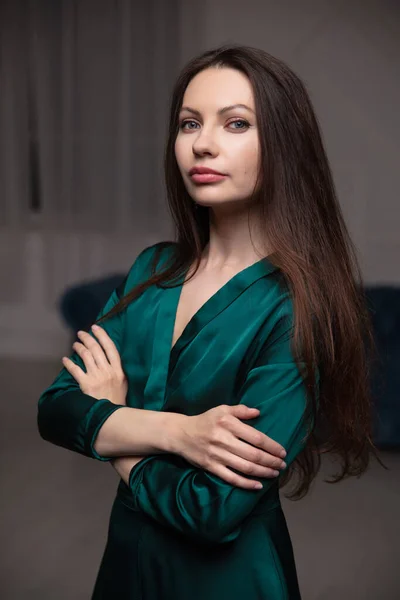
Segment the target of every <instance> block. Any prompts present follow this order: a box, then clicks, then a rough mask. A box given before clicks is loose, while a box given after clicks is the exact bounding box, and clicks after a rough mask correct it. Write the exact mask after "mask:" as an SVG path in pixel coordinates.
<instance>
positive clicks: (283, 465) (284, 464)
mask: <svg viewBox="0 0 400 600" xmlns="http://www.w3.org/2000/svg"><path fill="white" fill-rule="evenodd" d="M286 467H287V464H286V463H285V462H284V461H282V464H281V469H286Z"/></svg>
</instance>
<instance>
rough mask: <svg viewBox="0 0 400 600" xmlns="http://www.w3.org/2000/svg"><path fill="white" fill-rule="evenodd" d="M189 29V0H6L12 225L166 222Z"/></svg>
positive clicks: (1, 173) (0, 133) (0, 191)
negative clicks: (183, 39) (171, 119)
mask: <svg viewBox="0 0 400 600" xmlns="http://www.w3.org/2000/svg"><path fill="white" fill-rule="evenodd" d="M178 40H179V0H168V1H166V0H57V1H54V0H2V2H1V3H0V44H1V45H0V69H1V70H0V85H1V89H0V227H2V228H7V230H8V231H10V230H14V229H20V228H21V227H22V228H26V227H28V228H29V227H34V228H35V229H36V230H37V228H39V229H42V230H45V231H52V232H54V231H71V230H74V231H75V232H76V231H82V232H85V231H93V232H97V233H99V232H104V233H110V234H118V233H122V234H123V233H124V232H125V233H129V231H132V228H135V230H141V231H143V228H144V229H145V230H147V231H149V232H150V231H151V230H157V229H159V225H160V221H162V222H164V221H165V220H166V218H167V217H166V214H167V213H166V210H165V200H164V192H163V180H162V158H163V148H164V140H165V134H166V124H167V120H168V107H169V98H170V91H171V87H172V83H173V80H174V78H175V76H176V74H177V70H178V66H179V42H178Z"/></svg>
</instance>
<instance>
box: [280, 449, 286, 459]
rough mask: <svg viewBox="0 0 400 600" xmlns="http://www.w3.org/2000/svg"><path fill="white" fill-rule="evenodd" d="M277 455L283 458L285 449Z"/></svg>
mask: <svg viewBox="0 0 400 600" xmlns="http://www.w3.org/2000/svg"><path fill="white" fill-rule="evenodd" d="M279 456H280V457H281V458H285V456H286V451H285V450H282V452H281V453H280V454H279Z"/></svg>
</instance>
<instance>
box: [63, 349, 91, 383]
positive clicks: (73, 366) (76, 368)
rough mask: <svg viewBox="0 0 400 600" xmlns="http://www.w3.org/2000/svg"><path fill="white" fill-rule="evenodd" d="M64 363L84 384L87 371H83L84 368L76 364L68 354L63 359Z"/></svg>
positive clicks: (73, 375)
mask: <svg viewBox="0 0 400 600" xmlns="http://www.w3.org/2000/svg"><path fill="white" fill-rule="evenodd" d="M61 362H62V364H63V365H64V367H65V368H66V369H67V371H68V373H71V375H72V377H73V378H74V379H75V381H77V382H78V383H79V385H82V384H83V382H84V379H85V376H86V373H84V371H82V369H81V368H80V367H79V366H78V365H76V364H75V363H74V362H73V361H72V360H71V359H70V358H68V357H67V356H63V357H62V359H61Z"/></svg>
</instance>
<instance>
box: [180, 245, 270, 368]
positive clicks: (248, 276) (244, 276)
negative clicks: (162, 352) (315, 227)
mask: <svg viewBox="0 0 400 600" xmlns="http://www.w3.org/2000/svg"><path fill="white" fill-rule="evenodd" d="M276 269H277V267H276V266H275V265H273V264H272V263H271V262H270V261H269V260H268V259H267V258H265V257H263V258H261V259H260V260H258V261H256V262H255V263H253V264H252V265H249V266H248V267H245V268H244V269H242V270H241V271H238V272H237V273H235V275H233V276H232V277H231V278H230V279H228V281H226V282H225V283H224V284H223V285H222V286H221V287H220V288H218V290H217V291H216V292H214V293H213V294H212V295H211V296H210V297H209V298H208V299H207V300H206V301H205V302H204V303H203V304H202V305H201V306H200V308H198V309H197V311H196V312H195V313H194V314H193V316H192V317H191V318H190V319H189V321H188V322H187V323H186V325H185V327H184V328H183V330H182V332H181V334H180V336H179V337H178V339H177V340H176V341H175V343H174V345H173V346H172V347H171V344H172V340H173V336H174V331H175V323H176V317H177V313H178V308H179V302H180V299H181V295H182V290H183V286H184V283H185V280H186V277H187V274H188V273H189V270H190V267H189V268H188V269H186V271H185V273H184V274H183V276H182V278H181V280H180V283H179V285H177V286H176V287H174V288H173V289H174V290H176V293H175V298H174V300H175V305H174V308H173V316H172V321H173V322H172V332H171V336H170V345H169V348H170V358H169V363H171V361H172V358H173V357H174V356H175V355H176V353H177V352H179V349H182V347H183V346H184V344H185V340H186V338H190V337H191V336H190V333H191V332H192V333H193V330H194V329H196V325H199V324H200V323H202V318H203V315H204V314H205V313H206V312H207V311H208V310H209V309H211V308H212V307H213V306H214V305H216V304H217V303H218V301H219V299H220V298H221V297H222V296H223V295H224V294H226V293H227V292H229V291H230V288H232V300H231V301H232V302H233V301H234V300H235V299H236V298H237V297H238V296H239V295H240V294H241V293H242V291H244V290H245V289H247V287H248V286H249V285H251V283H253V282H255V281H257V280H258V279H260V278H261V277H264V276H265V275H267V274H268V273H271V272H272V271H275V270H276ZM228 304H230V302H228ZM228 304H227V303H222V307H221V310H218V311H217V312H216V313H215V315H214V316H216V315H217V314H218V313H219V312H221V311H222V310H223V309H224V308H226V306H227V305H228Z"/></svg>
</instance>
